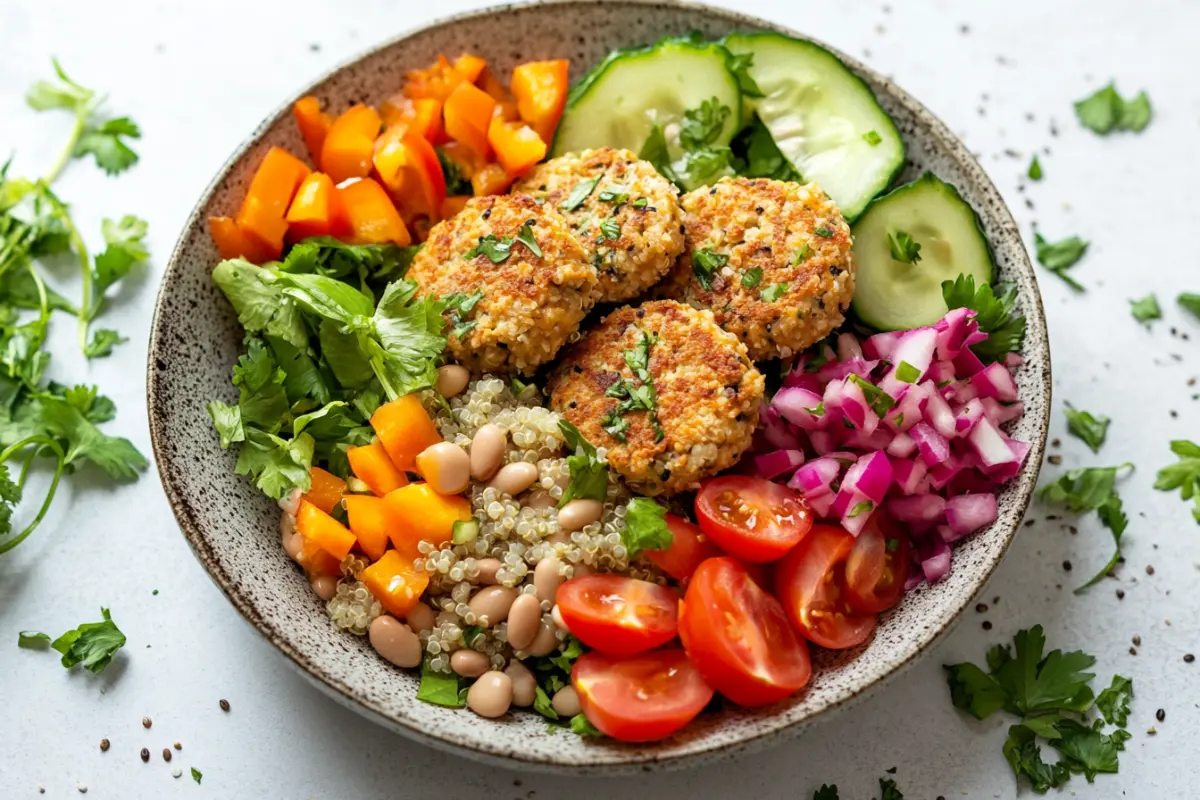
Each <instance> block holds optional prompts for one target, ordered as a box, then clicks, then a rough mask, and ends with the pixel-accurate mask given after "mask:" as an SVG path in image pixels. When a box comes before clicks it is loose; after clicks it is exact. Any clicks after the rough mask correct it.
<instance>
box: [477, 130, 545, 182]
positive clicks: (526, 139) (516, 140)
mask: <svg viewBox="0 0 1200 800" xmlns="http://www.w3.org/2000/svg"><path fill="white" fill-rule="evenodd" d="M488 143H489V144H490V145H491V146H492V150H494V151H495V153H496V160H497V161H499V162H500V165H501V166H502V167H504V171H505V172H506V173H508V174H509V175H524V174H525V173H526V172H528V171H529V170H530V169H531V168H532V167H533V165H534V164H536V163H538V162H539V161H541V160H542V159H543V158H545V157H546V143H545V142H543V141H542V138H541V137H540V136H538V135H537V131H535V130H534V129H533V128H531V127H529V126H528V125H526V124H525V123H524V122H507V121H505V120H504V119H503V118H501V117H500V116H495V117H492V124H491V125H490V126H489V127H488Z"/></svg>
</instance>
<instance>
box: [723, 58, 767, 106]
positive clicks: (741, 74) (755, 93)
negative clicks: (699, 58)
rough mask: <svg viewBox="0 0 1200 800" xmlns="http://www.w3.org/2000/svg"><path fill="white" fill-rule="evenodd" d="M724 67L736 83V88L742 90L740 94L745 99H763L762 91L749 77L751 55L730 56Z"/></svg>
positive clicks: (751, 63) (751, 62)
mask: <svg viewBox="0 0 1200 800" xmlns="http://www.w3.org/2000/svg"><path fill="white" fill-rule="evenodd" d="M725 66H726V67H727V68H728V69H729V72H730V73H731V74H732V75H733V77H734V78H735V79H736V80H737V82H738V88H739V89H741V90H742V94H743V95H744V96H746V97H763V96H764V95H763V91H762V89H760V88H758V84H757V83H756V82H755V80H754V78H752V77H750V67H752V66H754V54H753V53H741V54H739V55H733V54H730V56H729V58H727V59H726V63H725Z"/></svg>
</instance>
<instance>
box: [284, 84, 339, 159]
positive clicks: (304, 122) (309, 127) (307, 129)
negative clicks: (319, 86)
mask: <svg viewBox="0 0 1200 800" xmlns="http://www.w3.org/2000/svg"><path fill="white" fill-rule="evenodd" d="M292 116H293V117H295V119H296V126H297V127H298V128H300V135H301V136H303V137H304V146H305V147H306V148H308V155H309V157H310V158H312V162H313V163H314V164H317V163H319V162H320V160H321V148H322V147H323V146H324V144H325V135H326V134H327V133H329V126H330V125H332V124H333V119H332V118H331V117H330V116H329V115H328V114H326V113H325V112H324V111H322V110H321V101H319V100H317V98H315V97H313V96H312V95H307V96H305V97H301V98H300V99H299V100H297V101H296V103H295V105H293V106H292Z"/></svg>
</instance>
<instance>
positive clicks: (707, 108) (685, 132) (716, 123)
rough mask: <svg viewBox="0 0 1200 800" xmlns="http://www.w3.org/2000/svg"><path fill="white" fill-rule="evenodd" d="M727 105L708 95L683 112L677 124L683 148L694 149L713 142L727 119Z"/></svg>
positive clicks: (728, 112)
mask: <svg viewBox="0 0 1200 800" xmlns="http://www.w3.org/2000/svg"><path fill="white" fill-rule="evenodd" d="M730 113H731V112H730V110H729V106H727V105H723V104H722V103H721V101H720V100H718V99H717V98H716V97H710V98H709V99H707V100H705V101H703V102H702V103H701V104H700V105H699V106H697V107H696V108H689V109H688V110H686V111H684V112H683V121H682V122H681V123H680V126H679V143H680V144H681V145H683V147H684V149H685V150H694V149H698V148H703V147H707V146H709V145H711V144H713V143H714V142H715V141H716V140H717V137H719V136H720V135H721V130H722V129H723V128H724V127H725V121H726V120H728V119H729V115H730Z"/></svg>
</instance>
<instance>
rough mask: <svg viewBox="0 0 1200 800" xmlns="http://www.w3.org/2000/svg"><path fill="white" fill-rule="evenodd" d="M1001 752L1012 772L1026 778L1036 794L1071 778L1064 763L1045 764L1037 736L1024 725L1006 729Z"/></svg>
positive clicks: (1055, 787) (1060, 784) (1054, 787)
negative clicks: (1006, 735)
mask: <svg viewBox="0 0 1200 800" xmlns="http://www.w3.org/2000/svg"><path fill="white" fill-rule="evenodd" d="M1002 752H1003V753H1004V759H1005V760H1006V761H1007V762H1008V763H1009V766H1011V767H1012V770H1013V774H1014V775H1016V776H1017V778H1018V779H1019V778H1022V777H1024V778H1026V779H1027V780H1028V781H1029V784H1030V785H1031V786H1032V787H1033V790H1034V791H1035V792H1037V793H1038V794H1045V793H1046V792H1048V791H1049V790H1050V789H1057V788H1058V787H1060V786H1062V785H1063V784H1064V783H1066V782H1067V781H1068V780H1070V778H1071V771H1070V770H1069V769H1068V768H1067V766H1066V765H1065V764H1047V763H1046V762H1045V761H1043V760H1042V748H1041V747H1039V746H1038V743H1037V736H1036V734H1035V733H1034V732H1033V731H1032V730H1030V729H1029V728H1028V727H1026V726H1025V725H1013V726H1012V727H1010V728H1009V729H1008V738H1007V739H1006V740H1005V741H1004V747H1003V749H1002Z"/></svg>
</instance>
